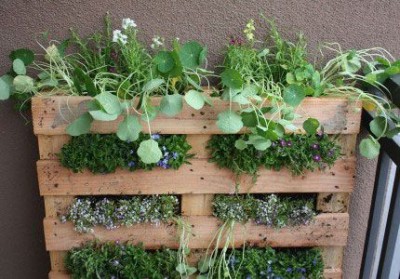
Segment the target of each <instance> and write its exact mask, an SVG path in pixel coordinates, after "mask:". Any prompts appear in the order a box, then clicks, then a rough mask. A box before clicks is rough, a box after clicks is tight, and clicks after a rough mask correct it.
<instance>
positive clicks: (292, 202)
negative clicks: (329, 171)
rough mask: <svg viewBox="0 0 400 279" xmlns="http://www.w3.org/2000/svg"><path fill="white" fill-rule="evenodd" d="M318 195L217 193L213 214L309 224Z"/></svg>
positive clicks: (276, 224)
mask: <svg viewBox="0 0 400 279" xmlns="http://www.w3.org/2000/svg"><path fill="white" fill-rule="evenodd" d="M314 204H315V199H313V198H308V197H301V196H300V197H298V196H291V197H287V196H277V195H274V194H269V195H263V196H256V197H254V196H252V195H217V196H215V198H214V201H213V209H214V210H213V214H214V216H216V217H217V218H219V219H221V220H223V221H228V220H235V221H237V222H240V223H245V222H248V221H249V220H251V219H252V220H255V222H256V223H257V224H262V225H267V226H272V227H279V228H281V227H284V226H296V225H307V224H309V223H310V221H311V220H312V218H313V217H314V216H315V206H314Z"/></svg>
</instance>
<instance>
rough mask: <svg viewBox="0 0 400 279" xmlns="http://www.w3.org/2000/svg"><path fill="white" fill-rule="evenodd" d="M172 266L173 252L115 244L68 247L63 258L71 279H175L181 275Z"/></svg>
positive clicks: (174, 266)
mask: <svg viewBox="0 0 400 279" xmlns="http://www.w3.org/2000/svg"><path fill="white" fill-rule="evenodd" d="M176 265H177V252H176V251H173V250H170V249H162V250H157V251H154V252H147V251H145V250H144V249H143V247H141V246H133V245H130V244H119V243H104V244H99V243H96V242H92V243H88V244H86V245H84V246H83V247H80V248H75V249H72V250H70V251H69V252H68V254H67V256H66V259H65V266H66V268H67V271H68V272H69V273H70V274H71V276H72V278H75V279H94V278H116V279H117V278H118V279H123V278H127V279H142V278H149V279H150V278H151V279H164V278H171V279H177V278H181V277H180V275H179V273H178V272H177V271H176Z"/></svg>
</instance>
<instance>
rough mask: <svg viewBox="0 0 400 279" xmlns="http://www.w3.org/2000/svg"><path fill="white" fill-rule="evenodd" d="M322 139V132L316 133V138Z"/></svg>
mask: <svg viewBox="0 0 400 279" xmlns="http://www.w3.org/2000/svg"><path fill="white" fill-rule="evenodd" d="M323 137H324V132H322V131H318V132H317V138H319V139H322V138H323Z"/></svg>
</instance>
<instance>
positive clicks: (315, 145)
mask: <svg viewBox="0 0 400 279" xmlns="http://www.w3.org/2000/svg"><path fill="white" fill-rule="evenodd" d="M311 148H312V149H314V150H318V149H319V144H317V143H313V144H311Z"/></svg>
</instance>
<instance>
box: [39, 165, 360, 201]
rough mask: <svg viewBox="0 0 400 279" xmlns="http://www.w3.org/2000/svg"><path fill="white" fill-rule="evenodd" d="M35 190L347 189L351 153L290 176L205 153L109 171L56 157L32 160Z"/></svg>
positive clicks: (86, 192)
mask: <svg viewBox="0 0 400 279" xmlns="http://www.w3.org/2000/svg"><path fill="white" fill-rule="evenodd" d="M37 172H38V178H39V187H40V194H41V195H43V196H46V195H151V194H168V193H170V194H215V193H221V194H224V193H225V194H229V193H234V192H235V188H236V185H237V182H239V184H238V185H240V187H239V192H240V193H309V192H312V193H315V192H351V191H352V189H353V185H354V172H355V158H349V159H343V160H339V161H337V162H336V164H335V165H334V167H333V168H332V169H329V170H325V171H315V172H308V173H306V174H304V175H302V176H292V175H291V174H290V173H289V172H288V171H287V170H281V171H279V172H277V171H271V170H266V169H261V170H260V173H259V174H260V176H259V177H258V179H257V181H256V182H255V183H254V182H253V180H252V177H250V176H241V177H240V178H239V181H237V180H236V178H235V175H234V174H233V173H232V172H231V171H230V170H227V169H219V168H218V167H217V166H216V165H215V164H210V163H209V162H207V160H205V159H193V160H191V165H183V166H182V167H181V168H180V169H179V170H164V169H160V168H158V169H154V170H152V171H145V170H138V171H135V172H130V171H128V170H117V171H116V172H115V173H110V174H104V175H102V174H92V173H90V172H89V171H84V172H82V173H73V172H72V171H70V170H69V169H66V168H64V167H63V166H62V165H61V164H60V163H59V162H58V161H54V160H40V161H38V162H37Z"/></svg>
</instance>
